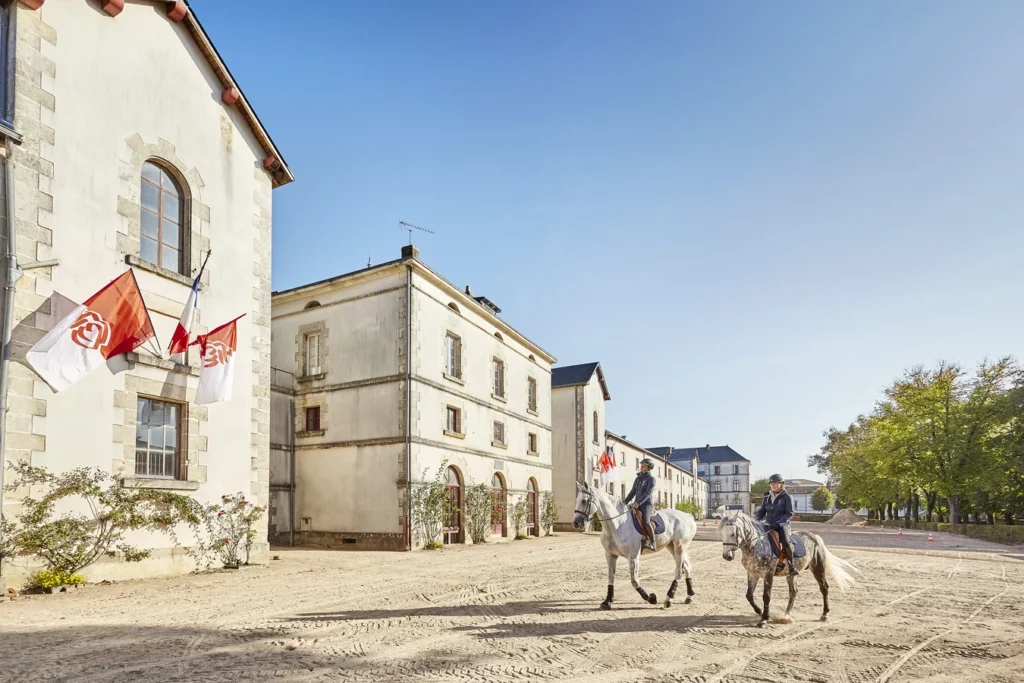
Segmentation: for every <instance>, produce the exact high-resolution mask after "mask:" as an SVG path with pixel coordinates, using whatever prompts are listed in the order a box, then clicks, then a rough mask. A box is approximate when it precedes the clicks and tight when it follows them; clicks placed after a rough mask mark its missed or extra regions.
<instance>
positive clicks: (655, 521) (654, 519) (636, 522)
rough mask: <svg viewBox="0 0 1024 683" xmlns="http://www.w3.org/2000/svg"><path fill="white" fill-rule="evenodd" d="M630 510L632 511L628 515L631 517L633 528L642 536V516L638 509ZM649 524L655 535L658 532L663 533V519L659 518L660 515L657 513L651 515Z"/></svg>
mask: <svg viewBox="0 0 1024 683" xmlns="http://www.w3.org/2000/svg"><path fill="white" fill-rule="evenodd" d="M631 512H632V513H633V514H632V515H630V516H631V517H632V519H633V528H634V529H636V532H637V533H638V534H640V535H641V536H643V533H644V532H643V523H644V517H643V515H641V514H640V511H639V510H631ZM650 526H652V527H654V535H655V536H657V535H658V534H662V533H665V520H663V519H662V518H661V515H659V514H658V513H654V514H653V515H651V524H650Z"/></svg>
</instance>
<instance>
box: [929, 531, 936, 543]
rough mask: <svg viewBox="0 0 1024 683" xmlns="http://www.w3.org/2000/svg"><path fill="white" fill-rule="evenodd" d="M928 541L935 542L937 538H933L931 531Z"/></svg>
mask: <svg viewBox="0 0 1024 683" xmlns="http://www.w3.org/2000/svg"><path fill="white" fill-rule="evenodd" d="M928 542H929V543H935V539H934V538H932V535H931V533H929V534H928Z"/></svg>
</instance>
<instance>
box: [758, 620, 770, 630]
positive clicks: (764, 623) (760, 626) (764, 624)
mask: <svg viewBox="0 0 1024 683" xmlns="http://www.w3.org/2000/svg"><path fill="white" fill-rule="evenodd" d="M767 624H768V620H767V619H762V620H761V621H759V622H757V627H758V628H764V627H765V626H766V625H767Z"/></svg>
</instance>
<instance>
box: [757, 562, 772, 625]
mask: <svg viewBox="0 0 1024 683" xmlns="http://www.w3.org/2000/svg"><path fill="white" fill-rule="evenodd" d="M774 581H775V565H774V564H773V565H772V566H771V567H770V568H769V569H768V570H767V571H766V572H765V575H764V595H763V596H762V599H763V601H764V609H763V610H762V611H761V621H759V622H757V627H758V628H764V626H765V624H767V623H768V620H769V619H770V618H771V607H770V605H771V603H772V583H774Z"/></svg>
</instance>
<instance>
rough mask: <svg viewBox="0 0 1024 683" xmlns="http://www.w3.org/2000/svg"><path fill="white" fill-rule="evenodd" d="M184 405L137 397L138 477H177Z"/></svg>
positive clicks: (136, 466) (136, 467)
mask: <svg viewBox="0 0 1024 683" xmlns="http://www.w3.org/2000/svg"><path fill="white" fill-rule="evenodd" d="M183 407H184V406H182V405H181V404H178V403H168V402H167V401H158V400H156V399H154V398H144V397H142V396H140V397H139V398H138V401H137V405H136V412H135V475H136V476H138V477H155V478H158V479H174V478H176V477H178V475H179V460H180V456H181V442H182V436H183V435H182V433H181V425H182V409H183Z"/></svg>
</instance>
